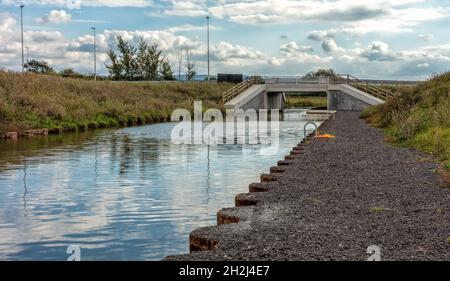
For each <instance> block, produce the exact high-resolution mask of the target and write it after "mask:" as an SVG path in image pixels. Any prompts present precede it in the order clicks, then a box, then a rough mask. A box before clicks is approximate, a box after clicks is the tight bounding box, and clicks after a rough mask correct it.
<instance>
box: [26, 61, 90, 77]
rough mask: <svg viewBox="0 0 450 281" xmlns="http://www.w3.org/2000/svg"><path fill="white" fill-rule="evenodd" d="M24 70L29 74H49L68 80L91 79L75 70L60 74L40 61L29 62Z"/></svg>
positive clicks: (66, 70) (67, 69)
mask: <svg viewBox="0 0 450 281" xmlns="http://www.w3.org/2000/svg"><path fill="white" fill-rule="evenodd" d="M24 68H25V70H26V71H27V72H32V73H39V74H47V75H60V76H62V77H66V78H69V77H70V78H89V77H91V76H89V75H83V74H81V73H79V72H76V71H75V70H74V69H73V68H66V69H63V70H62V71H60V72H57V71H55V69H54V68H53V67H51V66H50V65H49V64H48V62H46V61H39V60H34V59H33V60H27V61H26V63H25V65H24Z"/></svg>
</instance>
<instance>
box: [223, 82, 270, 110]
mask: <svg viewBox="0 0 450 281" xmlns="http://www.w3.org/2000/svg"><path fill="white" fill-rule="evenodd" d="M258 84H264V79H263V78H262V77H261V76H250V77H247V78H245V79H244V81H242V82H241V83H239V84H237V85H235V86H234V87H232V88H231V89H229V90H228V91H226V92H225V93H224V94H223V103H227V102H229V101H231V100H232V99H234V98H235V97H237V96H239V95H240V94H242V93H243V92H244V91H245V90H247V89H249V88H250V87H251V86H253V85H258Z"/></svg>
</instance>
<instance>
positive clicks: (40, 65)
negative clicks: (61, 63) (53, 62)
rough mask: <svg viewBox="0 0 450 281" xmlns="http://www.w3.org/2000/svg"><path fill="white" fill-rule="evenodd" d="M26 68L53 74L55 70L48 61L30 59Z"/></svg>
mask: <svg viewBox="0 0 450 281" xmlns="http://www.w3.org/2000/svg"><path fill="white" fill-rule="evenodd" d="M24 68H25V69H26V71H28V72H33V73H41V74H53V73H55V70H54V69H53V68H52V67H51V66H49V65H48V63H47V62H46V61H38V60H29V61H27V62H26V63H25V65H24Z"/></svg>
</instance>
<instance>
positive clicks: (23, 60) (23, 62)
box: [20, 5, 25, 73]
mask: <svg viewBox="0 0 450 281" xmlns="http://www.w3.org/2000/svg"><path fill="white" fill-rule="evenodd" d="M24 7H25V5H20V32H21V42H22V73H23V71H24V67H25V56H24V52H23V8H24Z"/></svg>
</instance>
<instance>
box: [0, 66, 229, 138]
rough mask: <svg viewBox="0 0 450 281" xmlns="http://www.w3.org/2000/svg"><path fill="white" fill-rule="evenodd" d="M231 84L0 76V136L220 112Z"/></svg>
mask: <svg viewBox="0 0 450 281" xmlns="http://www.w3.org/2000/svg"><path fill="white" fill-rule="evenodd" d="M229 87H231V85H228V84H206V83H195V82H192V83H127V82H111V81H98V82H96V81H86V80H79V79H68V78H61V77H55V76H45V75H37V74H24V75H20V74H16V73H8V72H3V71H0V132H10V131H18V132H20V131H23V130H27V129H40V128H47V129H50V130H54V131H74V130H85V129H87V128H105V127H113V126H124V125H133V124H144V123H153V122H161V121H166V120H168V119H169V118H170V115H171V113H172V111H173V110H174V109H176V108H186V109H189V110H191V109H192V107H193V102H194V101H196V100H202V101H203V106H204V107H205V108H220V109H223V103H222V93H223V92H224V91H226V90H227V89H228V88H229Z"/></svg>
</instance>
